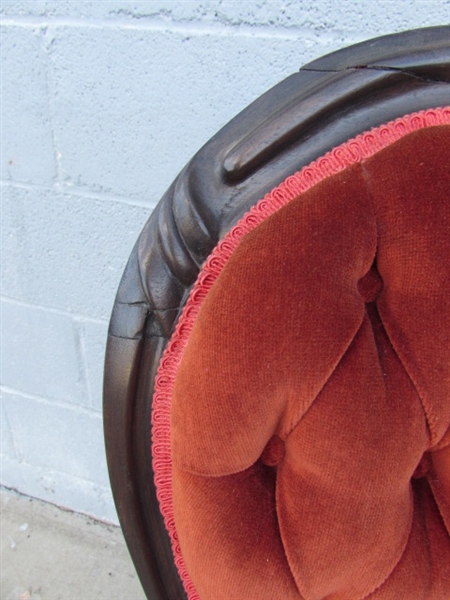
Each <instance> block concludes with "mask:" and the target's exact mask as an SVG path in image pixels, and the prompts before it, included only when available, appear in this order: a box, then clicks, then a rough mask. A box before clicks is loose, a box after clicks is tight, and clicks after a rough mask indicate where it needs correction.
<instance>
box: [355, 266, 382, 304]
mask: <svg viewBox="0 0 450 600" xmlns="http://www.w3.org/2000/svg"><path fill="white" fill-rule="evenodd" d="M357 285H358V292H359V293H360V294H361V296H362V298H363V300H364V302H374V301H375V300H376V299H377V298H378V296H379V294H380V292H381V290H382V289H383V280H382V279H381V277H380V274H379V273H378V271H377V269H376V268H375V267H372V268H371V269H370V271H368V272H367V273H366V274H365V275H364V277H361V279H360V280H359V281H358V284H357Z"/></svg>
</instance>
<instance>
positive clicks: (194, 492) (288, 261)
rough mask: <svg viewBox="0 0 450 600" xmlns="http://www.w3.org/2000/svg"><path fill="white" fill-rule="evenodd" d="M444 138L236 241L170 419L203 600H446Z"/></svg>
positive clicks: (186, 359)
mask: <svg viewBox="0 0 450 600" xmlns="http://www.w3.org/2000/svg"><path fill="white" fill-rule="evenodd" d="M449 165H450V127H449V126H439V127H429V128H426V129H422V130H420V131H417V132H415V133H412V134H409V135H407V136H405V137H404V138H402V139H401V140H399V141H397V142H395V143H393V144H392V145H390V146H388V147H387V148H385V149H384V150H381V151H380V152H378V153H377V154H375V155H374V156H373V157H372V158H369V159H367V160H365V161H363V162H362V163H361V164H355V165H353V166H351V167H348V168H347V169H345V170H343V171H342V172H340V173H338V174H337V175H333V176H331V177H329V178H328V179H326V180H324V181H322V182H321V183H319V184H317V185H316V186H314V187H313V188H312V189H310V190H309V191H307V192H306V193H304V194H302V195H301V196H299V197H298V198H296V199H294V200H293V201H291V202H290V203H289V204H287V205H286V206H285V207H283V208H282V209H281V210H279V211H278V212H276V213H275V214H274V215H272V216H271V217H269V218H267V219H266V220H265V221H264V222H263V223H262V224H261V225H259V226H258V227H257V228H256V229H254V230H253V231H252V232H250V233H249V234H248V235H246V236H245V237H244V239H243V240H242V242H241V243H240V245H239V246H238V248H237V249H236V250H235V252H234V253H233V255H232V256H231V258H230V259H229V261H228V263H227V264H226V266H225V267H224V269H223V271H222V272H221V274H220V275H219V277H218V279H217V281H216V282H215V283H214V285H213V287H212V289H211V290H210V292H209V293H208V295H207V297H206V299H205V301H204V302H203V304H202V306H201V308H200V312H199V315H198V317H197V320H196V322H195V325H194V328H193V331H192V333H191V335H190V337H189V341H188V345H187V348H186V350H185V352H184V356H183V360H182V362H181V364H180V366H179V368H178V371H177V375H176V380H175V386H174V392H173V398H172V408H171V427H172V434H171V436H172V438H171V444H172V456H173V502H174V512H175V521H176V527H177V532H178V536H179V540H180V544H181V549H182V552H183V556H184V559H185V562H186V565H187V569H188V571H189V574H190V576H191V578H192V580H193V582H194V584H195V586H196V588H197V591H198V593H199V595H200V598H201V599H202V600H221V599H222V600H300V599H304V600H322V599H327V600H360V599H363V598H367V599H369V600H402V599H405V600H406V599H408V600H448V599H449V598H450V535H449V532H450V427H449V425H450V168H449Z"/></svg>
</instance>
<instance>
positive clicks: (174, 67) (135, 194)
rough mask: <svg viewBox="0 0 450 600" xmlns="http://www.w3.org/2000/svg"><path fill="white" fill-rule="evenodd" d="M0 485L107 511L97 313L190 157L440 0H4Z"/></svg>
mask: <svg viewBox="0 0 450 600" xmlns="http://www.w3.org/2000/svg"><path fill="white" fill-rule="evenodd" d="M0 10H1V17H2V37H1V59H2V78H1V79H2V82H1V83H2V92H1V94H2V115H1V116H2V122H1V127H2V136H1V142H2V156H1V191H2V290H1V291H2V298H1V301H2V320H3V325H2V327H3V330H2V378H1V384H2V395H3V401H2V446H1V452H2V464H1V481H2V483H3V484H4V485H7V486H11V487H15V488H17V489H18V490H19V491H21V492H24V493H27V494H30V495H33V496H36V497H39V498H42V499H45V500H50V501H52V502H55V503H57V504H62V505H66V506H68V507H70V508H72V509H75V510H77V511H82V512H87V513H91V514H93V515H95V516H97V517H100V518H106V519H109V520H115V519H116V516H115V511H114V508H113V503H112V498H111V493H110V488H109V483H108V477H107V473H106V461H105V457H104V449H103V434H102V419H101V385H102V383H101V381H102V368H103V354H104V344H105V338H106V331H107V323H108V319H109V314H110V310H111V306H112V303H113V300H114V295H115V291H116V288H117V286H118V283H119V279H120V276H121V273H122V270H123V267H124V265H125V262H126V260H127V258H128V255H129V253H130V251H131V248H132V246H133V243H134V241H135V239H136V237H137V236H138V234H139V231H140V229H141V228H142V226H143V224H144V222H145V221H146V220H147V218H148V216H149V215H150V213H151V210H152V208H153V207H154V206H155V203H156V202H157V201H158V199H159V198H160V197H161V195H162V194H163V192H164V191H165V189H166V188H167V187H168V185H169V184H170V183H171V181H172V180H173V179H174V177H175V176H176V174H177V173H178V171H179V170H180V169H181V168H182V166H183V165H184V164H185V163H186V162H187V160H188V159H189V158H190V157H191V155H192V154H193V153H194V152H195V151H196V150H197V149H198V148H199V147H200V146H201V145H203V143H204V142H206V141H207V140H208V139H209V138H210V137H211V136H212V135H213V134H214V133H215V132H216V131H217V130H218V129H219V128H220V127H221V126H222V125H224V124H225V123H226V122H227V121H228V120H229V119H230V118H232V117H233V116H234V115H235V114H236V113H237V112H239V111H240V110H241V109H242V108H244V107H245V106H246V105H247V104H249V103H250V102H251V101H252V100H253V99H255V98H256V97H258V96H259V95H260V94H261V93H262V92H264V91H265V90H266V89H268V88H269V87H271V86H272V85H274V84H276V83H277V82H278V81H280V80H281V79H283V78H284V77H285V76H287V75H289V74H290V73H292V72H294V71H296V70H297V69H298V68H299V67H300V66H301V65H302V64H304V63H305V62H308V61H310V60H312V59H313V58H317V57H319V56H321V55H323V54H325V53H328V52H331V51H333V50H336V49H338V48H341V47H344V46H347V45H350V44H353V43H356V42H358V41H362V40H364V39H368V38H370V37H375V36H377V35H383V34H387V33H393V32H396V31H400V30H404V29H412V28H416V27H422V26H429V25H438V24H443V23H447V22H448V21H450V2H449V0H377V1H374V0H296V1H291V0H286V1H284V2H283V1H281V0H258V1H256V0H247V1H244V0H242V1H231V0H223V1H222V0H210V1H199V0H192V1H175V0H172V1H170V0H154V1H153V0H152V1H129V2H127V1H125V0H118V1H115V2H110V1H97V2H92V1H84V2H82V1H65V0H53V1H50V0H48V1H45V0H31V1H19V0H18V1H15V0H2V4H1V9H0Z"/></svg>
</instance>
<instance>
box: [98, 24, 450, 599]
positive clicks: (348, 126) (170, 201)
mask: <svg viewBox="0 0 450 600" xmlns="http://www.w3.org/2000/svg"><path fill="white" fill-rule="evenodd" d="M299 43H301V40H300V41H299ZM449 102H450V28H449V27H434V28H427V29H420V30H415V31H410V32H405V33H401V34H395V35H390V36H385V37H381V38H377V39H375V40H370V41H367V42H363V43H361V44H357V45H355V46H351V47H349V48H346V49H344V50H341V51H338V52H334V53H332V54H330V55H327V56H325V57H323V58H320V59H318V60H315V61H313V62H311V63H309V64H308V65H306V66H304V67H303V68H302V69H300V71H299V72H298V73H294V74H293V75H291V76H290V77H288V78H287V79H285V80H284V81H282V82H281V83H279V84H278V85H276V86H275V87H274V88H272V89H271V90H269V91H268V92H267V93H265V94H264V95H263V96H261V97H260V98H259V99H258V100H256V101H255V102H253V103H252V104H251V105H250V106H249V107H248V108H247V109H245V110H244V111H243V112H242V113H240V114H239V115H238V116H237V117H236V118H235V119H233V120H232V121H231V122H230V123H228V124H227V125H226V126H225V127H224V128H223V129H222V130H221V131H220V132H219V133H218V134H217V135H216V136H214V138H213V139H211V140H210V141H209V142H208V143H207V144H206V145H205V146H204V147H203V148H202V149H201V150H200V151H199V152H198V153H197V154H196V155H195V156H194V158H193V159H192V160H191V161H190V162H189V163H188V165H186V167H185V168H184V169H183V171H182V172H181V173H180V174H179V175H178V177H177V178H176V179H175V181H174V183H173V184H172V186H171V187H170V188H169V190H168V191H167V192H166V194H165V195H164V196H163V198H162V200H161V202H160V203H159V204H158V206H157V208H156V209H155V210H154V212H153V213H152V215H151V217H150V219H149V221H148V222H147V224H146V225H145V227H144V230H143V231H142V233H141V235H140V236H139V238H138V240H137V242H136V245H135V247H134V250H133V252H132V254H131V256H130V259H129V261H128V264H127V267H126V269H125V272H124V275H123V278H122V281H121V283H120V286H119V289H118V292H117V297H116V301H115V304H114V308H113V312H112V317H111V322H110V328H109V334H108V343H107V351H106V361H105V378H104V430H105V440H106V451H107V458H108V466H109V473H110V479H111V485H112V490H113V494H114V499H115V503H116V507H117V512H118V515H119V519H120V522H121V525H122V529H123V532H124V535H125V539H126V541H127V544H128V548H129V550H130V553H131V556H132V558H133V561H134V564H135V566H136V570H137V572H138V574H139V577H140V579H141V582H142V585H143V587H144V590H145V593H146V594H147V597H148V598H149V599H153V598H157V599H158V600H185V599H186V595H185V592H184V590H183V587H182V584H181V582H180V579H179V577H178V574H177V571H176V569H175V566H174V563H173V558H172V552H171V548H170V542H169V538H168V535H167V533H166V531H165V528H164V525H163V521H162V517H161V515H160V513H159V507H158V502H157V500H156V494H155V488H154V484H153V471H152V464H151V428H150V419H151V399H152V393H153V385H154V377H155V373H156V369H157V366H158V362H159V360H160V357H161V354H162V352H163V350H164V348H165V346H166V344H167V341H168V339H169V338H170V335H171V333H172V331H173V328H174V324H175V322H176V319H177V317H178V315H179V313H180V309H181V307H182V306H183V305H184V303H185V301H186V298H187V295H188V293H189V290H190V288H191V286H192V285H193V283H194V281H195V279H196V276H197V274H198V271H199V269H200V267H201V265H202V264H203V262H204V260H205V259H206V257H207V256H208V254H209V253H210V252H211V250H212V249H213V247H214V246H215V245H216V243H217V242H218V240H219V239H221V238H222V237H223V236H224V234H225V233H226V232H227V231H228V230H229V229H230V228H231V227H232V226H233V224H235V223H236V221H237V220H238V219H239V218H240V217H241V216H242V215H243V214H244V213H245V212H246V211H247V210H248V209H249V208H250V207H251V206H252V205H253V204H255V203H256V202H257V201H258V200H259V199H260V198H262V197H263V196H264V194H265V193H266V192H268V191H270V190H271V189H272V188H273V187H275V186H276V185H278V184H279V183H280V182H281V181H282V180H283V179H285V177H287V176H288V175H290V174H292V173H294V172H295V171H297V170H299V169H300V168H301V167H303V166H304V165H307V164H308V163H309V162H311V161H312V160H314V159H315V158H317V157H318V156H321V155H322V154H324V153H325V152H327V151H328V150H330V149H332V148H333V147H335V146H337V145H339V144H341V143H342V142H344V141H346V140H347V139H349V138H352V137H354V136H356V135H357V134H359V133H361V132H363V131H365V130H367V129H370V128H372V127H375V126H377V125H380V124H382V123H385V122H387V121H390V120H392V119H395V118H396V117H399V116H403V115H404V114H406V113H410V112H414V111H417V110H422V109H426V108H431V107H436V106H442V105H446V104H449Z"/></svg>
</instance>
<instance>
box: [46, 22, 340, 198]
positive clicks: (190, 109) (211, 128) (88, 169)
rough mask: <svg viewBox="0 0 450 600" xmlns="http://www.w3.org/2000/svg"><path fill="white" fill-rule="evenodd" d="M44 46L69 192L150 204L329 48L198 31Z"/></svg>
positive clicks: (66, 32)
mask: <svg viewBox="0 0 450 600" xmlns="http://www.w3.org/2000/svg"><path fill="white" fill-rule="evenodd" d="M47 37H48V43H49V47H50V48H51V55H50V59H51V71H50V73H51V77H50V81H51V85H50V90H51V95H52V97H54V99H55V100H54V102H55V121H54V126H55V136H56V138H57V140H58V152H59V155H60V163H61V168H62V170H63V171H64V173H65V176H66V178H67V179H66V185H73V186H76V187H81V188H83V189H89V190H94V191H96V192H103V193H113V194H117V195H120V196H126V197H130V198H134V199H137V200H139V201H144V202H145V201H148V202H150V203H155V202H157V201H158V200H159V199H160V197H161V196H162V194H163V193H164V192H165V190H166V189H167V187H168V186H169V185H170V183H171V182H172V180H173V179H174V177H175V176H176V175H177V174H178V172H179V171H180V170H181V168H182V167H183V166H184V165H185V163H186V162H187V161H188V160H189V159H190V158H191V157H192V155H193V154H194V153H195V152H196V151H197V150H198V149H199V148H200V147H201V146H202V145H203V144H204V143H205V142H206V141H207V140H208V139H209V138H210V137H211V136H212V135H214V134H215V133H216V132H217V130H218V129H219V128H220V127H221V126H223V125H224V124H225V123H226V122H227V121H229V120H230V119H231V118H232V117H234V116H235V115H236V113H238V112H239V111H240V110H242V109H243V108H245V107H246V106H247V105H248V104H249V103H250V102H251V101H252V100H254V99H255V98H256V97H258V96H259V95H260V94H261V93H263V92H264V91H266V90H267V89H268V88H269V87H271V86H272V85H274V84H275V83H278V82H279V81H280V80H281V79H283V78H284V77H286V76H287V75H289V74H291V73H293V72H295V71H296V70H297V69H298V68H299V66H301V64H302V63H304V62H306V61H308V60H310V59H312V58H313V57H316V56H317V55H318V54H319V55H320V54H321V53H323V52H324V51H328V50H330V51H331V50H332V49H334V48H335V47H336V43H335V44H334V45H333V44H332V43H331V42H329V41H328V40H326V41H325V43H321V42H320V41H319V40H316V42H314V43H311V44H310V45H309V46H306V45H304V44H299V42H298V40H297V39H295V38H289V37H287V38H276V37H268V38H264V39H261V38H259V37H258V36H257V35H254V36H252V35H244V36H240V35H238V34H233V35H231V34H230V35H229V34H223V35H222V34H218V35H216V34H215V33H204V32H202V31H201V30H200V29H199V30H192V31H185V32H183V31H170V29H169V28H167V30H159V29H158V30H153V29H139V28H138V29H134V28H118V29H109V28H104V29H88V28H82V27H70V28H69V27H50V28H49V30H48V32H47ZM206 74H207V76H206Z"/></svg>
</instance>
